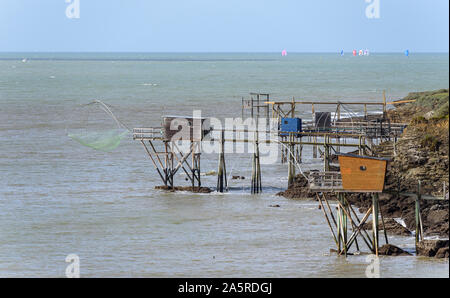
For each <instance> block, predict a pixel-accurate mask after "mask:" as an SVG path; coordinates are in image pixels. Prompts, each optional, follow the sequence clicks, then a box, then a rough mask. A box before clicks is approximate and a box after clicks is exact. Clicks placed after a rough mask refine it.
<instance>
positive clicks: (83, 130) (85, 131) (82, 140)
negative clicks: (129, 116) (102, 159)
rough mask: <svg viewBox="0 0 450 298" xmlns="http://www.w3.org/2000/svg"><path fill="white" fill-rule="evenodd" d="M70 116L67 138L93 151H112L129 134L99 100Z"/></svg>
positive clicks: (109, 107)
mask: <svg viewBox="0 0 450 298" xmlns="http://www.w3.org/2000/svg"><path fill="white" fill-rule="evenodd" d="M70 114H71V119H72V120H69V121H70V122H71V123H70V129H67V128H66V133H67V136H68V137H70V138H71V139H72V140H74V141H76V142H78V143H79V144H81V145H83V146H86V147H89V148H92V149H95V150H99V151H104V152H108V151H112V150H114V149H116V148H117V147H118V146H119V145H120V143H121V141H122V140H123V139H124V138H125V137H127V136H128V135H129V133H130V129H129V128H128V127H127V126H126V125H125V124H123V123H122V122H121V121H120V120H119V119H117V118H116V116H115V115H114V113H113V112H112V107H111V106H109V105H107V104H105V103H103V102H101V101H99V100H96V101H93V102H91V103H89V104H86V105H82V106H81V107H78V108H77V109H74V111H72V112H71V113H70ZM74 119H75V120H74Z"/></svg>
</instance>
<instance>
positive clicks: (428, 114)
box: [423, 111, 435, 120]
mask: <svg viewBox="0 0 450 298" xmlns="http://www.w3.org/2000/svg"><path fill="white" fill-rule="evenodd" d="M434 114H435V112H434V111H429V112H428V113H425V115H423V117H424V118H425V119H427V120H430V119H431V118H433V116H434Z"/></svg>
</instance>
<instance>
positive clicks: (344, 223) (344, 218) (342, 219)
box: [337, 193, 348, 256]
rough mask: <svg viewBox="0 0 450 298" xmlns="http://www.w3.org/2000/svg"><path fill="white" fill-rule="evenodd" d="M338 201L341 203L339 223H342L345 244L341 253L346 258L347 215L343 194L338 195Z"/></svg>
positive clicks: (342, 235)
mask: <svg viewBox="0 0 450 298" xmlns="http://www.w3.org/2000/svg"><path fill="white" fill-rule="evenodd" d="M337 195H338V200H339V202H340V204H339V222H340V225H339V226H340V228H341V233H340V234H341V237H342V244H343V251H340V252H339V253H340V254H341V253H342V252H344V254H345V256H347V223H348V222H347V221H348V219H347V213H346V212H345V210H344V208H346V203H345V201H344V198H343V194H342V193H338V194H337Z"/></svg>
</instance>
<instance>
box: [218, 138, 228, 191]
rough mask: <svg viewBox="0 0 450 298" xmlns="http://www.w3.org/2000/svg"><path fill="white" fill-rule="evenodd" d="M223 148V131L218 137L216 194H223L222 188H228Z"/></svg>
mask: <svg viewBox="0 0 450 298" xmlns="http://www.w3.org/2000/svg"><path fill="white" fill-rule="evenodd" d="M224 148H225V131H224V130H222V131H221V137H220V153H219V170H218V171H217V191H218V192H224V186H225V188H228V183H227V172H226V165H225V149H224Z"/></svg>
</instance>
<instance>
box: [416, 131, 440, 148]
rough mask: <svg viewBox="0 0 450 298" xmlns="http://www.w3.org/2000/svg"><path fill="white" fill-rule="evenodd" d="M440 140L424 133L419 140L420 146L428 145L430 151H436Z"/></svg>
mask: <svg viewBox="0 0 450 298" xmlns="http://www.w3.org/2000/svg"><path fill="white" fill-rule="evenodd" d="M440 145H441V142H440V141H439V140H438V138H436V137H435V136H433V135H429V134H428V135H425V136H424V137H423V138H422V140H421V141H420V146H422V147H428V148H430V150H431V151H438V150H439V146H440Z"/></svg>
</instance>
